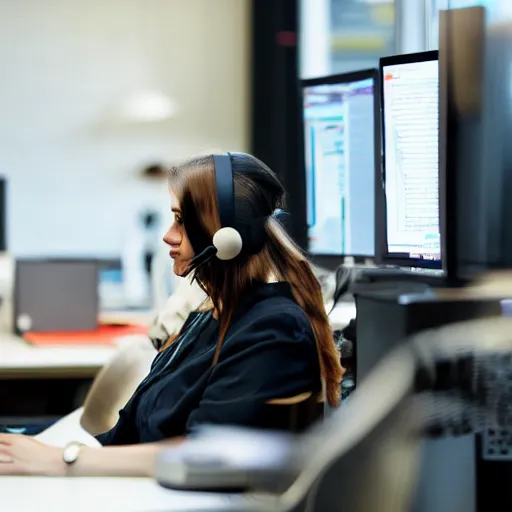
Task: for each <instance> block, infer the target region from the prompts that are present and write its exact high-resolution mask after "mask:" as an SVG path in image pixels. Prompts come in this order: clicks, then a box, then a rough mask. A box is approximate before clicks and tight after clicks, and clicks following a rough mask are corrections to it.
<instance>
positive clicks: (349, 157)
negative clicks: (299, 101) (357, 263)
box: [302, 69, 380, 268]
mask: <svg viewBox="0 0 512 512" xmlns="http://www.w3.org/2000/svg"><path fill="white" fill-rule="evenodd" d="M377 79H378V76H377V70H376V69H369V70H365V71H357V72H354V73H347V74H342V75H333V76H327V77H322V78H315V79H310V80H304V81H303V82H302V97H303V109H302V111H303V118H304V162H305V172H306V195H307V224H308V252H309V254H310V255H311V257H312V259H313V261H314V262H316V263H317V264H319V265H320V266H323V267H328V268H336V267H338V266H339V265H340V263H342V262H343V258H344V257H345V256H352V257H355V258H357V259H365V258H373V256H374V253H375V249H374V237H375V235H374V177H375V169H376V166H377V165H378V163H379V155H378V153H377V151H378V148H379V145H378V139H379V137H380V135H379V129H380V123H379V106H378V86H377Z"/></svg>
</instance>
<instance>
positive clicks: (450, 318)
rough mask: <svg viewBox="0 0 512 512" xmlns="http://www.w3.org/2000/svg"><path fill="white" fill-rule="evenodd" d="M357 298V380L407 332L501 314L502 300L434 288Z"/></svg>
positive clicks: (370, 293) (379, 292)
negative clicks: (446, 294)
mask: <svg viewBox="0 0 512 512" xmlns="http://www.w3.org/2000/svg"><path fill="white" fill-rule="evenodd" d="M355 300H356V309H357V316H356V326H357V344H356V383H358V382H360V381H361V379H364V378H365V377H366V376H367V375H368V373H369V372H370V371H371V369H372V368H373V367H374V366H375V365H376V364H377V363H378V362H379V361H380V360H381V359H382V358H383V357H384V356H386V355H387V354H388V353H389V352H390V351H391V350H392V349H393V347H395V346H397V345H398V344H399V343H401V342H403V341H404V340H405V338H407V337H408V336H410V335H412V334H415V333H418V332H420V331H423V330H426V329H433V328H436V327H441V326H443V325H447V324H451V323H454V322H462V321H464V320H470V319H472V318H479V317H480V318H481V317H489V316H499V315H501V304H500V301H499V300H496V299H493V300H490V299H466V298H465V299H453V298H440V297H438V296H436V295H435V294H434V293H433V292H432V291H427V292H423V293H413V294H408V293H407V292H406V290H405V287H404V290H403V292H401V291H400V289H399V288H398V289H396V288H395V289H390V290H386V289H384V290H376V291H370V290H368V291H365V292H361V293H356V294H355Z"/></svg>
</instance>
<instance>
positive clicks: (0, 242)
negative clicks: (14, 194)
mask: <svg viewBox="0 0 512 512" xmlns="http://www.w3.org/2000/svg"><path fill="white" fill-rule="evenodd" d="M6 189H7V184H6V181H5V178H2V177H1V176H0V252H5V251H6V250H7V234H6V231H7V197H6V195H7V191H6Z"/></svg>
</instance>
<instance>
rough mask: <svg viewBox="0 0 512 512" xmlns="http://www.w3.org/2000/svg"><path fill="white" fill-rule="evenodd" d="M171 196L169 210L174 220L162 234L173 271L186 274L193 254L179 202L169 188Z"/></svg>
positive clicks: (181, 274) (179, 274)
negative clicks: (168, 248)
mask: <svg viewBox="0 0 512 512" xmlns="http://www.w3.org/2000/svg"><path fill="white" fill-rule="evenodd" d="M169 193H170V196H171V211H172V212H173V214H174V220H173V223H172V225H171V226H170V227H169V229H168V231H167V233H166V234H165V235H164V239H163V240H164V242H165V243H166V244H167V245H168V246H169V247H170V251H169V255H170V257H171V258H172V259H173V260H174V267H173V270H174V273H175V274H176V275H177V276H183V275H185V274H186V271H187V269H188V266H189V264H190V261H191V260H192V258H193V257H194V256H195V254H194V249H192V244H191V243H190V240H189V239H188V236H187V233H186V232H185V226H184V225H183V218H182V216H181V209H180V204H179V202H178V198H177V197H176V195H175V194H174V193H173V191H172V190H169Z"/></svg>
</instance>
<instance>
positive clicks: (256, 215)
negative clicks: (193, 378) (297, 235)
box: [170, 153, 343, 406]
mask: <svg viewBox="0 0 512 512" xmlns="http://www.w3.org/2000/svg"><path fill="white" fill-rule="evenodd" d="M230 157H231V162H232V167H233V181H234V194H235V219H236V223H237V227H238V225H240V226H241V229H243V227H244V225H245V226H248V225H250V224H251V223H252V224H254V223H255V222H257V221H258V219H263V221H262V223H261V227H262V230H263V242H262V244H261V247H258V248H257V250H256V251H255V252H256V253H255V254H249V255H247V254H241V255H239V256H237V257H236V258H235V259H234V260H230V261H221V260H219V259H218V258H212V259H211V260H209V261H207V262H206V263H205V264H203V265H201V266H200V267H199V268H198V269H197V270H196V273H195V278H196V279H197V281H198V283H199V284H200V285H201V286H202V287H203V288H204V290H205V291H206V293H207V294H208V296H209V298H210V300H211V302H212V305H213V307H214V309H215V310H216V311H217V313H218V314H219V327H220V329H219V330H220V332H219V342H218V345H217V349H216V352H215V356H214V361H213V362H214V364H215V362H216V361H217V359H218V357H219V353H220V349H221V346H222V341H223V339H224V337H225V335H226V332H227V330H228V328H229V324H230V322H231V319H232V316H233V313H234V312H235V310H236V307H237V304H238V303H239V302H240V299H241V298H242V297H243V295H244V294H245V293H246V292H247V290H248V289H249V288H250V286H251V284H252V283H253V282H256V281H261V282H267V281H268V280H269V279H270V278H272V279H273V280H275V281H287V282H288V283H289V284H290V285H291V288H292V292H293V295H294V298H295V300H296V301H297V303H298V304H299V305H300V307H301V308H302V309H303V311H304V312H305V313H306V315H307V316H308V318H309V320H310V322H311V326H312V329H313V332H314V335H315V339H316V344H317V349H318V353H319V361H320V370H321V375H322V378H323V380H324V383H325V392H326V398H327V401H328V403H329V404H330V405H331V406H337V405H339V403H340V394H341V387H340V383H341V379H342V376H343V368H342V367H341V364H340V356H339V353H338V350H337V347H336V344H335V342H334V338H333V334H332V330H331V327H330V325H329V319H328V317H327V314H326V311H325V307H324V303H323V298H322V292H321V288H320V284H319V282H318V280H317V279H316V277H315V275H314V273H313V271H312V269H311V266H310V264H309V262H308V260H307V258H306V257H305V256H304V255H303V254H302V252H301V251H300V250H299V249H298V248H297V246H296V245H295V244H294V243H293V241H292V240H291V239H290V237H289V236H288V234H287V233H286V231H285V230H284V229H283V227H282V226H281V224H280V223H279V222H278V221H277V220H276V219H274V218H273V217H272V213H273V212H274V211H275V210H276V209H277V208H281V207H282V206H283V199H284V189H283V187H282V185H281V183H280V182H279V180H278V179H277V177H276V175H275V174H274V173H273V172H272V171H271V170H270V169H269V168H268V167H267V166H266V165H265V164H264V163H263V162H261V161H259V160H258V159H256V158H255V157H253V156H250V155H246V154H242V153H234V154H230ZM170 185H171V188H172V189H173V192H174V193H175V194H176V196H177V198H178V200H179V201H180V205H181V209H182V214H183V218H184V222H185V229H186V231H187V235H188V237H189V238H190V239H191V242H192V245H193V247H194V250H195V251H196V254H197V253H198V251H200V250H202V249H204V247H200V245H201V244H203V245H204V243H210V244H211V240H212V237H213V234H214V233H215V232H216V231H217V230H218V229H220V228H221V225H220V220H219V210H218V205H217V192H216V182H215V169H214V164H213V156H212V155H209V156H205V157H199V158H196V159H193V160H189V161H188V162H185V163H184V164H182V165H179V166H175V167H173V168H171V170H170ZM191 226H192V227H191ZM192 231H193V233H192ZM198 231H202V233H201V234H199V235H198V234H197V232H198ZM192 235H193V236H194V237H195V238H193V236H192ZM206 240H209V241H210V242H205V241H206ZM194 242H195V245H196V246H194ZM244 244H245V240H244Z"/></svg>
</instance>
